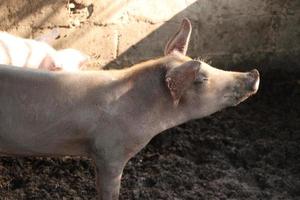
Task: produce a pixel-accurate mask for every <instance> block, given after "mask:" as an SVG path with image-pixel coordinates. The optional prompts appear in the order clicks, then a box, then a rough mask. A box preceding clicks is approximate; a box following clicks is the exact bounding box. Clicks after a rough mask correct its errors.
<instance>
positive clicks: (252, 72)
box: [248, 69, 259, 79]
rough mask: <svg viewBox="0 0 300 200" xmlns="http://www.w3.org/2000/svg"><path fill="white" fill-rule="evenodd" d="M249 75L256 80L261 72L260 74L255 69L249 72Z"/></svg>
mask: <svg viewBox="0 0 300 200" xmlns="http://www.w3.org/2000/svg"><path fill="white" fill-rule="evenodd" d="M248 75H249V76H251V77H253V78H255V79H257V78H258V77H259V72H258V70H257V69H253V70H251V71H250V72H248Z"/></svg>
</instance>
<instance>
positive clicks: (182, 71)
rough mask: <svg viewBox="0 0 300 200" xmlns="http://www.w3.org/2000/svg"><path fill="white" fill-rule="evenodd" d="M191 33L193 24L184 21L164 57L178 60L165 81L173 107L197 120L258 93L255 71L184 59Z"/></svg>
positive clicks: (257, 78)
mask: <svg viewBox="0 0 300 200" xmlns="http://www.w3.org/2000/svg"><path fill="white" fill-rule="evenodd" d="M191 30H192V26H191V23H190V21H189V20H188V19H184V20H183V22H182V24H181V27H180V29H179V30H178V32H177V33H176V34H175V35H174V36H173V37H172V38H171V39H170V40H169V42H168V43H167V45H166V47H165V55H174V58H176V59H174V61H172V62H170V63H168V66H167V73H166V77H165V80H166V84H167V86H168V89H169V90H170V94H171V96H172V98H173V102H174V106H176V107H184V108H185V109H186V108H187V110H188V111H189V112H190V113H191V114H193V116H194V117H197V118H198V117H203V116H206V115H209V114H212V113H214V112H216V111H218V110H221V109H222V108H225V107H229V106H235V105H237V104H239V103H240V102H242V101H244V100H245V99H247V98H248V97H249V96H251V95H253V94H255V93H256V92H257V90H258V86H259V73H258V71H257V70H256V69H254V70H252V71H250V72H245V73H240V72H231V71H223V70H220V69H216V68H214V67H212V66H210V65H208V64H207V63H205V62H202V61H198V60H192V59H191V58H189V57H187V56H185V54H186V51H187V47H188V43H189V38H190V34H191Z"/></svg>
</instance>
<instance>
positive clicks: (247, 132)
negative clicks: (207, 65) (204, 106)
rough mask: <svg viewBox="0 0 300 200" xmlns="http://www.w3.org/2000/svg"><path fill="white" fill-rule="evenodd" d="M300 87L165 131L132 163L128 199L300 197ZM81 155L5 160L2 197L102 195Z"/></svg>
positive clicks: (125, 184)
mask: <svg viewBox="0 0 300 200" xmlns="http://www.w3.org/2000/svg"><path fill="white" fill-rule="evenodd" d="M299 101H300V84H299V80H298V82H297V80H295V81H288V82H287V81H286V82H280V81H273V83H272V84H271V85H269V86H268V87H265V88H262V89H261V90H260V92H259V94H258V95H256V96H255V97H253V98H251V99H249V100H248V101H247V102H245V103H243V104H241V105H239V106H238V107H234V108H229V109H226V110H224V111H221V112H219V113H216V114H214V115H213V116H210V117H207V118H204V119H199V120H195V121H191V122H189V123H186V124H183V125H181V126H179V127H176V128H173V129H170V130H168V131H165V133H164V134H160V135H159V136H157V137H155V138H154V139H153V140H152V141H151V143H150V144H149V145H148V146H147V147H146V148H145V149H144V150H143V151H142V152H140V153H139V154H138V155H137V156H135V157H134V158H132V159H131V160H130V161H129V163H128V164H127V166H126V169H125V171H124V176H123V179H122V189H121V199H124V200H125V199H145V200H146V199H147V200H150V199H164V200H165V199H170V200H171V199H172V200H174V199H178V200H179V199H184V200H192V199H194V200H201V199H205V200H206V199H218V200H219V199H247V200H248V199H249V200H252V199H253V200H257V199H276V200H279V199H284V200H286V199H291V200H292V199H295V200H296V199H300V114H299V113H300V104H299ZM94 187H95V186H94V171H93V165H92V163H91V161H90V160H88V159H80V158H69V157H66V158H61V159H57V158H56V159H50V158H10V157H2V158H1V159H0V196H1V199H5V200H14V199H44V200H48V199H95V188H94Z"/></svg>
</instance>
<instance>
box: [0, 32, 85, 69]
mask: <svg viewBox="0 0 300 200" xmlns="http://www.w3.org/2000/svg"><path fill="white" fill-rule="evenodd" d="M58 35H59V34H58V33H57V32H53V31H52V33H50V34H48V35H44V36H42V37H40V38H39V39H36V40H32V39H24V38H21V37H17V36H14V35H11V34H9V33H6V32H0V64H6V65H14V66H18V67H29V68H36V69H44V70H50V71H59V70H64V71H77V70H80V68H81V66H82V65H83V64H84V63H86V62H87V61H88V60H89V56H87V55H85V54H83V53H81V52H80V51H78V50H76V49H61V50H56V49H54V48H53V47H52V46H50V45H49V44H48V43H49V42H50V40H51V39H53V40H54V38H55V37H57V36H58ZM47 42H48V43H47Z"/></svg>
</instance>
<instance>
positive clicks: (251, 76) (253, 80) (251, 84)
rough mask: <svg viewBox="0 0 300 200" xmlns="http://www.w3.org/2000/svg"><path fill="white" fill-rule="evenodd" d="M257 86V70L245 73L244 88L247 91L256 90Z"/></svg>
mask: <svg viewBox="0 0 300 200" xmlns="http://www.w3.org/2000/svg"><path fill="white" fill-rule="evenodd" d="M258 87H259V72H258V71H257V70H256V69H253V70H251V71H250V72H248V73H247V80H246V89H247V90H248V91H249V92H253V93H255V92H257V90H258Z"/></svg>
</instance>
